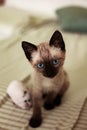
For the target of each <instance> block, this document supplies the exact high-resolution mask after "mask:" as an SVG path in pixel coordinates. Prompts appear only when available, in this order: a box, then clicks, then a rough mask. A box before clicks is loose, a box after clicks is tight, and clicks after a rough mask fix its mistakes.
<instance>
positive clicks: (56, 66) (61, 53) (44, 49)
mask: <svg viewBox="0 0 87 130" xmlns="http://www.w3.org/2000/svg"><path fill="white" fill-rule="evenodd" d="M22 47H23V49H24V52H25V55H26V57H27V58H28V60H29V61H30V63H31V64H32V66H33V67H34V69H35V70H36V71H37V72H38V73H41V74H42V75H43V76H45V77H48V78H53V77H55V76H56V75H57V73H58V72H59V70H60V68H61V66H62V65H63V64H64V59H65V44H64V41H63V38H62V35H61V33H60V32H59V31H55V32H54V34H53V35H52V37H51V39H50V42H49V43H42V44H40V45H39V46H35V45H33V44H31V43H27V42H22Z"/></svg>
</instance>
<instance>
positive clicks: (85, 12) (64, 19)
mask: <svg viewBox="0 0 87 130" xmlns="http://www.w3.org/2000/svg"><path fill="white" fill-rule="evenodd" d="M56 14H57V16H58V18H59V21H60V24H61V27H62V29H63V30H66V31H72V32H87V9H86V8H84V7H79V6H69V7H63V8H61V9H57V10H56Z"/></svg>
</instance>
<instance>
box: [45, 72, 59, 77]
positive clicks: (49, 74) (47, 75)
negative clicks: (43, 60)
mask: <svg viewBox="0 0 87 130" xmlns="http://www.w3.org/2000/svg"><path fill="white" fill-rule="evenodd" d="M57 73H58V71H56V70H55V71H52V70H50V71H47V72H45V73H43V75H44V76H45V77H48V78H54V77H55V76H56V75H57Z"/></svg>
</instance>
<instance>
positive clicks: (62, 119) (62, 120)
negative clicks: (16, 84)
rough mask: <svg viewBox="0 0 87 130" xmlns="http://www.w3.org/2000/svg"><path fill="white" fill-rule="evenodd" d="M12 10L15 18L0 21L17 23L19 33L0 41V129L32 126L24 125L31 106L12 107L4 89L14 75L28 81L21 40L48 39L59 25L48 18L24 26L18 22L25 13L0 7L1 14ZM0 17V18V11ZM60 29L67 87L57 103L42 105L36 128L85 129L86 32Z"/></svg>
mask: <svg viewBox="0 0 87 130" xmlns="http://www.w3.org/2000/svg"><path fill="white" fill-rule="evenodd" d="M12 11H13V12H14V17H15V21H14V20H13V21H11V20H8V19H4V18H3V19H4V20H3V21H5V23H6V20H7V23H9V24H10V23H11V25H14V26H16V27H18V26H17V25H21V26H20V32H19V34H14V35H12V36H11V37H10V38H9V39H7V40H4V41H0V130H33V128H31V127H30V126H28V122H29V119H30V117H31V115H32V109H31V110H22V109H19V108H17V107H15V106H14V105H13V103H12V101H11V99H9V98H8V97H7V94H6V89H7V86H8V84H9V83H10V82H11V81H12V80H14V79H17V80H22V81H24V83H26V84H29V80H30V78H29V77H30V73H31V71H32V69H31V67H30V65H29V63H28V61H27V60H26V58H25V56H24V53H23V51H22V48H21V41H22V40H28V41H29V42H33V43H36V44H38V43H40V42H43V41H49V39H50V37H51V35H52V33H53V32H54V31H55V30H56V29H60V27H59V26H58V24H57V23H55V22H49V23H47V24H46V23H45V24H42V25H41V24H40V26H38V28H37V27H35V26H34V27H32V28H31V26H28V28H24V27H26V26H27V25H26V26H24V24H26V23H22V22H23V21H22V20H23V19H24V18H25V17H28V16H26V13H24V12H21V11H19V15H20V14H21V17H18V15H16V14H18V11H17V10H15V9H12V8H10V9H8V8H5V9H2V13H3V16H4V17H6V16H7V14H6V12H8V14H9V13H10V17H12V16H13V12H12ZM5 14H6V16H5ZM0 18H1V19H2V17H1V15H0ZM17 18H19V19H17ZM17 20H18V21H17ZM9 21H10V22H9ZM22 25H23V26H22ZM26 29H27V30H26ZM21 31H22V32H21ZM24 32H26V33H24ZM62 33H63V37H64V40H65V43H66V50H67V54H66V61H65V66H64V67H65V69H66V70H67V72H68V74H69V77H70V83H71V84H70V89H69V90H68V91H67V93H66V94H65V95H64V97H63V101H62V104H61V105H60V106H59V107H56V108H55V109H53V110H51V111H46V110H44V109H43V108H42V111H43V122H42V125H41V126H40V127H38V128H36V129H37V130H87V100H86V98H87V35H86V34H77V33H74V34H72V33H66V32H62Z"/></svg>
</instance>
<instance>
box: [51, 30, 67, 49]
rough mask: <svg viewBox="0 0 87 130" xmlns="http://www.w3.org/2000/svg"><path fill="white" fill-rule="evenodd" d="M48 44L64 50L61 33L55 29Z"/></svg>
mask: <svg viewBox="0 0 87 130" xmlns="http://www.w3.org/2000/svg"><path fill="white" fill-rule="evenodd" d="M49 44H50V46H55V47H58V48H61V50H62V51H65V43H64V41H63V37H62V34H61V33H60V32H59V31H57V30H56V31H55V32H54V33H53V35H52V37H51V39H50V42H49Z"/></svg>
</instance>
